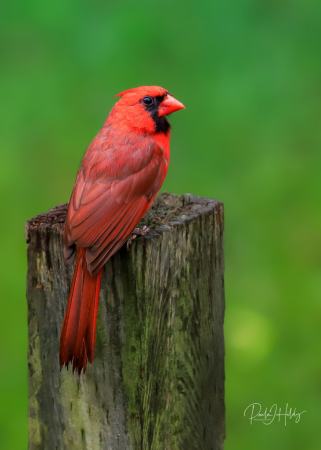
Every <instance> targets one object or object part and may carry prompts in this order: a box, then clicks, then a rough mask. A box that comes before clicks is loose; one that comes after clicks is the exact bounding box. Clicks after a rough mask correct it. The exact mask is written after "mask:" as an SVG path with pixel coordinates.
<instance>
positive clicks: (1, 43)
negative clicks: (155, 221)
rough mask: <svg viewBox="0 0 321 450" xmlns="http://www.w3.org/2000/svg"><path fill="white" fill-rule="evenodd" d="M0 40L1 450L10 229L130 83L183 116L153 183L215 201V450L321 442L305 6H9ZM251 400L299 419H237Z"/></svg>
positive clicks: (309, 3) (313, 88)
mask: <svg viewBox="0 0 321 450" xmlns="http://www.w3.org/2000/svg"><path fill="white" fill-rule="evenodd" d="M0 33H1V40H0V52H1V63H0V99H1V100H0V101H1V112H0V114H1V120H0V145H1V152H0V186H1V212H2V219H1V233H0V239H1V252H2V253H1V258H0V264H1V272H0V273H1V300H0V302H1V304H0V307H1V311H0V355H1V370H0V448H1V449H2V450H20V449H26V448H27V362H26V355H27V308H26V300H25V279H26V269H27V267H26V244H25V242H24V234H23V230H24V223H25V222H26V221H27V219H29V218H31V217H33V216H35V215H37V214H39V213H41V212H45V211H47V210H48V209H49V208H51V207H53V206H55V205H57V204H58V203H60V202H65V201H67V200H68V199H69V196H70V193H71V190H72V187H73V183H74V180H75V175H76V172H77V169H78V166H79V163H80V161H81V158H82V156H83V154H84V152H85V150H86V147H87V145H88V144H89V142H90V141H91V139H92V138H93V137H94V136H95V134H96V133H97V132H98V131H99V129H100V127H101V126H102V124H103V122H104V120H105V118H106V116H107V114H108V113H109V111H110V109H111V107H112V105H113V104H114V100H113V99H112V96H113V95H115V94H117V93H118V92H120V91H122V90H124V89H127V88H131V87H134V86H139V85H144V84H146V85H149V84H157V85H160V86H163V87H165V88H167V89H169V91H170V92H172V93H173V94H174V95H175V97H177V98H178V99H179V100H180V101H182V102H183V103H184V104H185V105H186V107H187V109H186V111H181V112H179V113H177V114H174V115H173V116H171V118H170V120H171V123H172V128H173V132H172V141H171V162H170V168H169V172H168V176H167V179H166V182H165V184H164V189H166V190H169V191H171V192H174V193H185V192H192V193H194V194H197V195H201V196H207V197H214V198H217V199H219V200H221V201H223V202H224V204H225V217H226V321H225V337H226V423H227V427H226V428H227V438H226V441H225V449H226V450H234V449H247V450H251V449H257V448H259V449H260V450H268V449H269V450H270V449H271V448H277V449H283V450H286V449H291V450H293V449H300V450H302V449H305V450H315V449H316V448H319V445H320V436H319V435H320V433H319V430H320V415H319V411H320V404H321V358H320V343H321V327H320V317H321V302H320V299H321V275H320V273H321V270H320V269H321V192H320V173H321V151H320V144H321V127H320V117H321V52H320V42H321V4H320V1H319V0H291V1H290V0H224V1H223V0H217V1H212V0H201V1H198V2H195V1H192V0H184V1H183V0H177V1H175V2H174V1H169V0H164V1H162V2H160V1H155V0H138V1H133V0H118V1H117V2H110V1H109V2H108V1H102V0H90V1H89V0H86V1H85V0H78V1H76V0H69V1H67V2H66V1H62V0H54V1H53V0H48V1H46V2H44V1H42V0H29V1H26V0H20V1H19V0H16V1H12V2H9V1H7V2H1V4H0ZM253 402H257V403H261V405H262V407H263V409H265V408H266V407H268V408H270V407H271V406H272V405H273V404H274V403H277V405H278V406H279V407H282V409H283V411H282V412H284V410H285V406H286V403H288V404H289V407H292V408H296V410H297V412H300V411H303V410H306V411H307V412H306V413H304V414H303V416H302V417H301V420H300V422H299V423H295V422H294V419H292V421H290V420H288V422H287V425H286V426H285V425H284V422H283V421H282V422H281V423H278V422H276V421H275V422H273V423H272V424H271V425H269V426H265V425H263V424H262V423H258V422H256V423H254V424H253V425H250V423H249V420H248V419H246V418H244V416H243V412H244V410H245V408H246V407H247V406H248V405H250V404H251V403H253ZM200 450H201V449H200Z"/></svg>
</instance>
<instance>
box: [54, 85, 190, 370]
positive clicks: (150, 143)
mask: <svg viewBox="0 0 321 450" xmlns="http://www.w3.org/2000/svg"><path fill="white" fill-rule="evenodd" d="M117 96H118V97H121V99H120V100H119V101H118V102H117V103H116V104H115V105H114V107H113V108H112V110H111V111H110V113H109V115H108V117H107V119H106V121H105V123H104V126H103V128H102V130H101V131H100V133H99V134H98V135H97V136H96V138H95V139H94V140H93V141H92V143H91V144H90V146H89V147H88V149H87V151H86V153H85V156H84V159H83V161H82V163H81V166H80V169H79V171H78V174H77V178H76V183H75V186H74V189H73V192H72V194H71V199H70V203H69V208H68V213H67V218H66V224H65V230H64V258H65V262H66V264H67V265H70V264H71V263H72V261H73V259H74V255H75V252H76V250H77V258H76V265H75V270H74V276H73V280H72V285H71V290H70V295H69V300H68V306H67V310H66V314H65V318H64V322H63V326H62V331H61V337H60V368H62V366H63V365H64V364H66V366H67V367H68V364H69V362H71V361H72V362H73V371H74V370H76V371H78V373H79V374H80V373H81V371H82V370H83V371H84V372H85V370H86V366H87V360H88V361H89V362H90V363H91V364H92V362H93V359H94V353H95V339H96V321H97V309H98V299H99V291H100V281H101V276H102V273H103V266H104V264H105V263H106V261H107V260H108V259H109V258H110V257H111V256H112V255H113V254H114V253H115V252H116V251H117V250H118V249H119V248H120V247H122V246H123V245H124V244H125V243H126V242H129V243H130V242H131V240H132V239H133V238H135V237H136V236H137V235H138V234H146V233H147V232H148V231H149V229H148V228H146V227H144V229H142V230H140V229H138V228H135V227H136V225H137V224H138V222H139V221H140V219H141V218H142V217H143V216H144V214H145V213H146V212H147V211H148V209H149V208H150V207H151V205H152V203H153V201H154V199H155V197H156V195H157V193H158V191H159V189H160V188H161V186H162V184H163V181H164V179H165V176H166V173H167V168H168V163H169V139H170V128H171V127H170V124H169V122H168V120H167V118H166V115H167V114H170V113H173V112H174V111H178V110H179V109H182V108H185V106H184V105H183V104H182V103H180V102H179V101H178V100H176V99H175V98H174V97H173V96H172V95H171V94H169V93H168V91H167V90H166V89H163V88H161V87H159V86H141V87H138V88H133V89H129V90H127V91H124V92H121V93H120V94H118V95H117Z"/></svg>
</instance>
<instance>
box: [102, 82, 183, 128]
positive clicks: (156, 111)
mask: <svg viewBox="0 0 321 450" xmlns="http://www.w3.org/2000/svg"><path fill="white" fill-rule="evenodd" d="M115 97H121V99H120V100H119V101H118V102H117V103H116V104H115V106H114V108H113V110H112V113H111V114H112V120H113V123H114V124H115V122H117V125H118V126H120V127H121V128H123V129H132V130H135V131H136V132H138V133H140V134H150V135H153V134H155V133H164V134H165V135H166V134H168V133H169V132H170V123H169V122H168V120H167V117H166V116H167V115H168V114H171V113H173V112H175V111H178V110H179V109H183V108H185V106H184V105H183V103H181V102H179V101H178V100H176V98H174V97H173V96H172V95H171V94H169V93H168V91H167V90H166V89H163V88H161V87H159V86H141V87H137V88H133V89H128V90H127V91H123V92H121V93H120V94H117V95H115Z"/></svg>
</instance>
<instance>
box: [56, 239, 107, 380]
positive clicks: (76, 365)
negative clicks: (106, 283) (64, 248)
mask: <svg viewBox="0 0 321 450" xmlns="http://www.w3.org/2000/svg"><path fill="white" fill-rule="evenodd" d="M102 272H103V269H100V271H99V272H98V273H97V274H96V275H94V276H93V277H92V276H91V275H90V273H89V272H88V269H87V263H86V249H85V248H81V247H79V248H78V251H77V259H76V265H75V271H74V276H73V280H72V285H71V289H70V295H69V300H68V306H67V310H66V314H65V318H64V323H63V326H62V331H61V337H60V368H62V366H63V365H64V364H66V366H67V367H68V364H69V363H70V362H71V361H73V371H74V370H77V371H78V373H79V374H80V373H81V370H83V371H84V372H85V371H86V366H87V360H88V361H89V362H90V363H91V364H92V362H93V360H94V353H95V342H96V322H97V311H98V301H99V291H100V282H101V276H102Z"/></svg>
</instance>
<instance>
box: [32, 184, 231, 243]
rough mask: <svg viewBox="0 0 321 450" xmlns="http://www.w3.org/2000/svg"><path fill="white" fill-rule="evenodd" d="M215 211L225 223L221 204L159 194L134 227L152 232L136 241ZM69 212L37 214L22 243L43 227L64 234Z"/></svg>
mask: <svg viewBox="0 0 321 450" xmlns="http://www.w3.org/2000/svg"><path fill="white" fill-rule="evenodd" d="M214 208H215V217H216V220H217V223H221V222H222V224H224V218H223V214H224V206H223V203H221V202H219V201H217V200H214V199H210V198H205V197H199V196H196V195H193V194H183V195H175V194H170V193H169V192H167V191H164V192H162V193H161V194H160V195H159V196H158V197H157V198H156V200H155V201H154V203H153V205H152V207H151V208H150V210H149V211H148V212H147V214H146V215H145V216H144V217H143V218H142V220H141V221H140V222H139V224H138V225H137V227H139V228H143V226H145V225H146V226H148V227H149V228H150V229H151V231H150V232H149V233H148V234H147V235H145V236H140V237H139V239H151V238H154V237H158V236H159V235H160V234H161V233H163V232H164V231H166V230H169V229H170V228H171V227H175V226H178V225H180V224H181V223H183V222H185V221H190V220H193V219H194V218H196V217H197V216H199V215H200V214H204V213H206V212H208V211H211V210H213V209H214ZM67 210H68V203H61V204H59V205H58V206H56V207H54V208H51V209H50V210H49V211H48V212H47V213H43V214H39V215H38V216H36V217H33V218H32V219H29V220H28V221H27V222H26V225H25V240H26V242H27V243H29V242H30V235H31V233H32V232H33V230H37V229H42V228H53V229H54V230H57V231H58V232H59V233H61V234H62V233H63V230H64V226H65V220H66V215H67Z"/></svg>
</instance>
